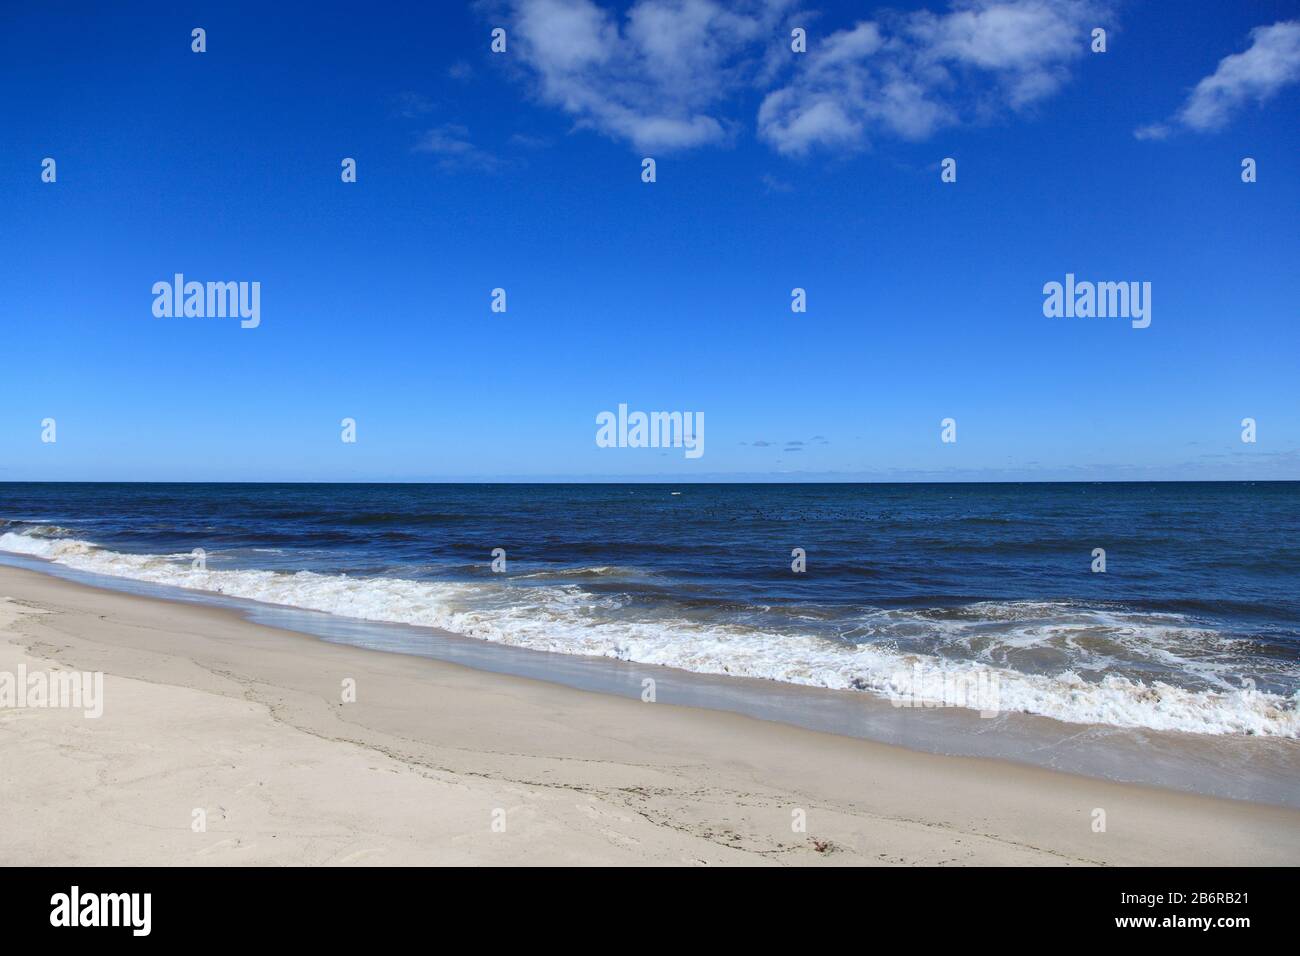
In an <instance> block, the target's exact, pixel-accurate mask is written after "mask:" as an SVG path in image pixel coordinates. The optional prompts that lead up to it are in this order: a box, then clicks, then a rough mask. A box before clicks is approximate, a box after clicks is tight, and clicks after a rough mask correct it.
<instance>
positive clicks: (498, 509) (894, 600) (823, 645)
mask: <svg viewBox="0 0 1300 956" xmlns="http://www.w3.org/2000/svg"><path fill="white" fill-rule="evenodd" d="M0 522H2V523H0V550H5V551H10V552H17V553H22V554H27V555H32V556H36V557H39V558H44V559H48V560H51V561H55V562H57V563H60V564H63V565H66V566H68V567H71V568H76V569H79V570H83V571H93V572H98V573H102V574H110V575H117V576H121V577H125V578H132V579H135V580H142V581H151V582H154V583H157V584H164V585H169V586H175V587H183V588H191V589H199V590H204V591H212V592H220V593H222V594H225V595H229V596H234V597H242V598H249V599H253V600H259V601H266V602H270V603H275V604H283V605H289V606H294V607H301V608H309V609H314V610H320V611H326V612H329V613H333V614H338V615H343V616H347V617H353V618H361V619H365V620H371V621H393V622H400V623H406V624H415V625H427V626H431V627H440V628H444V629H448V630H451V631H454V632H457V633H461V634H465V635H468V636H471V637H477V638H482V639H484V640H488V641H495V642H498V643H502V644H509V645H514V646H523V647H530V648H534V649H539V650H547V651H555V652H560V653H568V654H592V655H601V656H606V657H616V658H621V659H624V660H632V661H638V662H642V663H646V664H665V665H672V666H676V667H680V668H685V669H687V670H695V671H699V672H703V673H711V674H732V675H742V676H750V677H761V678H769V679H772V680H778V681H785V682H790V683H796V684H806V685H812V686H820V687H830V688H838V689H844V690H847V691H857V692H862V693H869V694H875V695H878V696H882V697H891V698H898V697H899V696H900V695H908V694H916V693H918V692H920V691H921V690H924V691H925V692H926V693H927V694H928V695H930V696H937V697H938V698H942V699H945V700H946V699H947V697H949V696H950V695H951V686H950V683H951V682H950V681H949V679H950V678H951V679H957V678H962V679H964V678H968V677H971V676H972V675H975V674H978V673H981V672H986V673H991V674H993V675H994V676H995V677H996V679H997V681H998V688H999V698H1000V706H1001V707H1002V708H1004V709H1010V710H1023V711H1026V712H1029V713H1040V714H1044V715H1047V716H1052V717H1057V718H1059V719H1062V720H1068V721H1074V722H1079V723H1098V724H1111V725H1115V726H1132V727H1148V728H1154V729H1172V730H1184V731H1191V732H1200V733H1214V734H1264V735H1278V736H1290V737H1295V736H1297V735H1298V731H1297V728H1298V727H1300V724H1298V722H1297V720H1298V718H1297V712H1296V703H1297V700H1298V699H1300V594H1297V583H1298V582H1300V483H1296V482H1273V483H1267V482H1261V483H1188V484H1179V483H1132V484H1124V483H1106V484H942V485H939V484H935V485H921V484H906V485H901V484H900V485H884V484H855V485H850V484H788V485H776V484H760V485H737V484H726V485H650V484H628V485H607V484H606V485H553V484H552V485H519V484H510V485H454V484H433V485H273V484H251V485H230V484H217V485H202V484H0ZM497 548H500V549H504V552H505V556H504V568H503V569H502V568H501V562H499V561H498V562H497V567H498V570H495V571H494V570H493V557H492V554H493V550H494V549H497ZM796 548H800V549H803V551H804V552H805V554H806V562H807V563H806V571H803V572H801V573H799V572H795V571H794V570H792V566H791V563H792V560H794V559H793V558H792V551H793V549H796ZM1097 548H1101V549H1104V550H1105V571H1104V573H1096V572H1094V571H1093V570H1092V568H1093V565H1094V560H1095V559H1094V556H1093V552H1094V549H1097ZM196 549H200V550H201V554H196ZM947 702H949V703H953V701H951V700H948V701H947Z"/></svg>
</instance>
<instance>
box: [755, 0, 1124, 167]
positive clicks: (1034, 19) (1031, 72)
mask: <svg viewBox="0 0 1300 956" xmlns="http://www.w3.org/2000/svg"><path fill="white" fill-rule="evenodd" d="M1101 15H1102V9H1101V7H1100V6H1099V4H1097V3H1094V2H1092V0H960V2H957V3H955V4H954V5H953V7H952V8H951V9H950V10H949V11H948V12H946V13H933V12H930V11H919V12H915V13H911V14H906V15H902V16H891V17H889V18H887V19H885V20H884V21H883V22H881V23H876V22H872V21H864V22H861V23H858V24H857V25H856V26H854V27H853V28H852V29H849V30H841V31H839V32H838V33H834V34H832V35H831V36H829V37H826V38H825V39H824V40H822V41H821V42H820V43H817V44H810V45H809V52H808V53H807V54H806V55H805V58H803V60H802V63H801V65H800V67H799V68H798V70H797V72H796V74H795V76H794V78H793V79H792V80H791V81H790V82H789V83H788V84H787V85H786V86H785V87H783V88H782V89H779V90H776V91H774V92H772V93H770V94H768V96H767V97H766V99H764V101H763V104H762V106H761V107H760V109H759V114H758V129H759V135H760V136H762V137H763V138H764V139H765V140H767V141H768V142H769V143H770V144H771V145H772V146H773V147H775V148H776V149H777V150H778V151H779V152H782V153H787V154H803V153H806V152H808V151H809V150H810V149H813V148H816V147H843V146H857V145H861V144H863V143H864V142H865V141H866V140H867V138H868V137H869V136H870V135H871V134H872V133H873V132H875V131H882V132H886V133H890V134H893V135H897V136H902V137H904V138H907V139H924V138H926V137H928V136H930V135H931V134H932V133H934V132H935V130H937V129H939V128H941V127H943V126H948V125H952V124H955V123H957V122H960V121H961V120H962V119H963V118H968V117H976V116H987V115H990V114H993V113H996V112H998V111H1000V110H1002V109H1005V108H1010V109H1012V110H1023V109H1025V108H1027V107H1029V106H1032V105H1033V104H1035V103H1038V102H1039V101H1041V100H1043V99H1046V98H1047V97H1049V96H1051V95H1052V94H1053V93H1055V92H1056V91H1057V90H1058V89H1059V88H1060V86H1061V85H1062V84H1063V83H1064V82H1065V81H1066V80H1067V79H1068V77H1069V65H1070V63H1071V62H1072V61H1073V60H1075V59H1076V58H1078V57H1080V56H1082V55H1083V54H1084V53H1085V52H1086V51H1087V49H1088V44H1087V41H1088V37H1089V29H1090V28H1091V27H1092V26H1094V25H1096V23H1095V21H1096V18H1097V17H1099V16H1101Z"/></svg>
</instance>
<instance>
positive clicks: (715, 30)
mask: <svg viewBox="0 0 1300 956" xmlns="http://www.w3.org/2000/svg"><path fill="white" fill-rule="evenodd" d="M789 5H790V0H749V2H741V3H733V4H731V5H730V8H728V7H724V6H722V5H721V4H720V3H717V2H714V0H637V2H636V3H634V4H633V5H632V7H631V8H630V9H629V10H628V11H627V14H626V16H625V18H624V19H623V21H622V23H621V24H620V23H619V22H618V21H617V20H616V19H615V17H614V16H613V15H611V14H610V13H609V12H607V11H605V10H603V9H601V8H600V7H598V6H596V5H595V4H594V3H592V2H591V0H515V3H514V18H513V19H514V26H513V29H512V30H511V33H510V37H511V42H512V44H517V46H514V47H512V49H518V50H519V51H520V55H521V58H522V60H523V62H524V63H525V64H526V65H527V66H528V67H529V68H530V69H531V70H532V71H533V72H534V73H535V75H536V77H537V78H538V80H539V91H538V92H539V95H540V97H541V99H543V100H544V101H546V102H548V103H551V104H553V105H555V106H558V107H560V108H561V109H563V110H565V111H566V112H568V113H569V114H571V115H572V116H573V117H574V118H575V120H576V122H577V123H578V125H580V126H584V127H590V128H593V129H595V130H597V131H599V132H602V133H605V134H607V135H610V136H614V137H616V138H618V139H624V140H627V141H629V142H631V143H632V144H633V145H634V146H636V147H637V148H638V149H641V150H646V151H651V150H666V149H674V148H685V147H691V146H699V145H703V144H706V143H715V142H719V141H723V140H725V139H727V138H728V136H729V134H730V131H731V128H732V127H733V125H734V124H732V123H731V122H729V121H728V120H727V119H726V118H725V117H724V116H723V115H722V112H721V107H722V106H723V104H724V102H725V101H726V100H727V99H728V98H729V97H730V96H732V95H733V94H734V93H735V92H736V91H737V90H738V89H741V88H743V87H744V85H745V84H746V83H747V82H749V80H750V78H751V77H752V76H753V75H754V74H755V73H756V72H757V70H758V69H759V67H760V65H761V58H762V53H763V49H764V47H766V46H769V45H771V44H772V43H775V42H779V39H780V37H779V34H778V33H777V31H776V25H777V23H778V21H779V20H780V16H781V14H782V12H783V11H784V10H785V9H786V8H787V7H788V6H789Z"/></svg>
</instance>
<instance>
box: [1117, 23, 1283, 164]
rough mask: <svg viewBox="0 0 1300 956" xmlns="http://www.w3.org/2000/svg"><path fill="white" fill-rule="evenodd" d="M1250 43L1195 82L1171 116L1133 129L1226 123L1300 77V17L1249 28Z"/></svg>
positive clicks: (1149, 135)
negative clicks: (1164, 120) (1239, 112)
mask: <svg viewBox="0 0 1300 956" xmlns="http://www.w3.org/2000/svg"><path fill="white" fill-rule="evenodd" d="M1250 41H1251V42H1250V47H1249V48H1247V49H1246V50H1245V51H1244V52H1242V53H1233V54H1231V55H1230V56H1225V57H1224V58H1223V59H1222V60H1220V61H1219V65H1218V67H1217V68H1216V69H1215V71H1214V72H1213V73H1212V74H1210V75H1209V76H1207V77H1205V78H1204V79H1202V80H1201V81H1200V82H1199V83H1197V84H1196V86H1195V88H1194V89H1193V90H1192V92H1191V94H1190V95H1189V96H1188V97H1187V102H1186V103H1184V104H1183V107H1182V109H1180V110H1179V111H1178V113H1176V114H1175V115H1174V116H1173V117H1172V118H1171V119H1169V120H1168V121H1166V122H1163V123H1151V124H1148V125H1146V126H1140V127H1138V128H1137V129H1136V130H1134V131H1133V135H1134V136H1135V137H1137V138H1138V139H1144V140H1145V139H1165V138H1167V137H1168V136H1169V134H1170V133H1171V132H1173V130H1174V129H1175V128H1177V127H1182V128H1185V129H1190V130H1194V131H1196V132H1198V133H1207V132H1214V131H1216V130H1220V129H1222V128H1223V127H1224V126H1226V125H1227V124H1228V122H1229V121H1230V120H1231V119H1232V115H1233V114H1234V113H1236V112H1237V111H1238V110H1240V109H1241V108H1242V107H1243V106H1245V105H1246V104H1248V103H1250V102H1252V101H1253V102H1255V103H1257V104H1260V105H1262V104H1264V103H1265V102H1267V101H1268V100H1269V99H1271V98H1272V97H1273V96H1274V95H1275V94H1276V93H1277V92H1278V91H1279V90H1281V89H1282V88H1283V87H1286V86H1289V85H1291V84H1293V83H1296V82H1300V20H1283V21H1280V22H1278V23H1274V24H1273V25H1272V26H1266V27H1256V28H1255V29H1253V30H1251V31H1250Z"/></svg>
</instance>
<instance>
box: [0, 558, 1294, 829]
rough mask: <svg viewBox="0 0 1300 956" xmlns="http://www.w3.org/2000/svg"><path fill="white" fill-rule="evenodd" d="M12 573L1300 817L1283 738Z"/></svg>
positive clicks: (587, 687)
mask: <svg viewBox="0 0 1300 956" xmlns="http://www.w3.org/2000/svg"><path fill="white" fill-rule="evenodd" d="M6 566H8V567H17V568H24V569H26V570H29V571H34V572H36V573H38V574H41V575H43V576H52V577H55V578H58V579H60V580H64V581H69V582H72V583H74V584H79V585H82V586H87V587H90V588H93V589H96V590H102V591H106V592H108V593H117V594H131V595H136V596H141V597H147V598H150V599H153V600H160V601H164V602H168V603H182V604H185V605H188V606H194V607H202V608H220V609H224V610H226V611H229V612H231V613H233V614H235V615H237V616H238V617H239V618H240V619H241V620H244V621H248V622H251V623H254V624H261V625H265V626H269V627H272V628H277V629H281V630H287V631H292V632H294V633H297V634H302V635H306V636H308V637H310V638H312V639H315V640H321V641H326V642H329V643H340V644H344V645H347V646H351V647H360V648H364V649H370V650H377V651H382V652H384V653H388V654H398V655H404V656H414V657H418V658H427V659H433V660H438V661H444V662H448V663H453V664H459V665H464V666H468V667H470V668H472V669H474V670H477V671H485V672H489V673H494V674H501V675H506V676H512V677H522V678H529V679H534V680H540V681H544V682H546V683H549V684H556V685H560V686H562V687H568V688H572V689H575V690H581V691H594V692H597V693H601V694H605V695H612V696H617V697H623V698H630V699H633V700H640V698H641V695H642V691H643V686H644V683H643V682H644V681H645V680H646V679H647V678H650V679H652V680H653V682H654V684H655V685H656V691H657V698H658V700H659V701H660V702H664V703H675V704H686V705H689V706H694V707H699V708H703V709H705V710H712V711H727V712H731V713H735V714H740V715H744V716H748V717H753V718H757V719H760V720H765V721H775V722H778V723H782V724H787V725H791V726H796V727H802V728H805V729H808V730H815V731H821V732H825V733H832V734H838V735H843V736H849V737H855V738H860V739H865V740H870V741H874V742H877V743H885V744H893V745H897V746H901V747H904V748H906V749H908V750H913V751H921V752H926V753H934V754H945V755H956V756H965V757H987V758H995V759H1000V760H1010V761H1013V762H1016V763H1020V764H1028V765H1031V766H1038V767H1045V768H1048V769H1053V770H1063V771H1066V772H1070V773H1076V774H1080V775H1082V776H1085V777H1091V778H1096V779H1102V780H1110V781H1114V782H1118V783H1135V784H1142V785H1147V786H1155V787H1160V788H1164V789H1171V790H1177V791H1182V792H1187V793H1195V794H1201V795H1205V796H1212V797H1224V798H1228V799H1232V800H1244V801H1247V802H1251V803H1261V804H1270V805H1277V806H1285V807H1291V808H1293V809H1300V791H1297V789H1296V788H1295V786H1294V780H1295V779H1296V777H1297V776H1298V775H1300V746H1298V745H1297V744H1296V742H1295V741H1294V740H1291V739H1288V738H1282V737H1271V736H1245V735H1207V734H1196V733H1187V732H1179V731H1164V730H1152V729H1147V728H1143V729H1135V728H1127V727H1117V726H1113V725H1108V724H1084V723H1072V722H1064V721H1061V720H1058V719H1056V718H1052V717H1046V716H1042V715H1039V714H1032V713H1025V712H1021V711H1015V710H1006V711H1003V712H1001V713H999V714H997V715H996V716H995V717H993V718H992V719H985V718H984V717H982V716H977V715H976V712H974V711H971V710H969V709H967V708H962V707H923V708H922V707H916V708H907V707H899V706H897V705H896V703H895V702H892V701H889V700H888V699H885V698H881V697H878V696H876V695H875V694H872V693H870V692H866V691H847V690H836V689H831V688H823V687H814V686H809V685H805V684H793V683H786V682H782V681H779V680H770V679H760V678H754V677H748V676H743V675H731V674H728V675H720V674H710V673H702V672H698V671H691V670H683V669H680V668H678V667H674V666H671V665H660V664H643V663H637V662H635V661H628V660H622V659H618V658H611V657H604V656H591V655H584V654H569V653H559V652H554V651H542V650H538V649H534V648H528V647H519V646H514V645H511V644H505V643H500V642H497V641H492V640H486V639H483V638H477V637H470V636H467V635H462V634H457V633H453V632H451V631H447V630H444V629H441V628H438V627H432V626H427V625H415V624H404V623H397V622H393V621H379V620H372V619H362V618H353V617H348V616H344V615H339V614H333V613H329V612H326V611H319V610H313V609H309V608H304V607H297V606H292V605H284V604H273V603H267V602H264V601H259V600H255V599H251V598H246V597H242V596H235V595H230V594H224V593H220V592H216V591H206V590H200V589H195V588H185V587H178V586H174V585H167V584H161V583H155V582H152V581H146V580H141V579H139V578H134V577H121V576H112V575H106V574H102V573H98V572H94V571H87V570H82V569H79V568H76V567H72V566H69V565H66V564H63V563H60V562H57V561H51V560H48V559H45V558H41V557H38V556H32V555H24V554H17V553H10V552H0V567H6ZM918 711H923V713H920V714H918V713H917V712H918Z"/></svg>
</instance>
